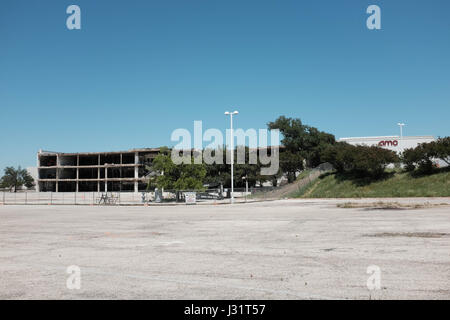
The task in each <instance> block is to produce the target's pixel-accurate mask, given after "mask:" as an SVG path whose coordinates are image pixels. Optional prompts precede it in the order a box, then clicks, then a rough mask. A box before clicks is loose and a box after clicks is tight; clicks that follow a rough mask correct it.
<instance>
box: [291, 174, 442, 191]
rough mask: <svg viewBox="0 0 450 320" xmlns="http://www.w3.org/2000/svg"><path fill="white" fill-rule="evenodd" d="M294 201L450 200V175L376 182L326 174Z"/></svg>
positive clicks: (393, 176)
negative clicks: (353, 199)
mask: <svg viewBox="0 0 450 320" xmlns="http://www.w3.org/2000/svg"><path fill="white" fill-rule="evenodd" d="M292 196H293V197H294V198H300V197H302V198H370V197H373V198H383V197H450V171H449V170H440V171H439V172H437V173H434V174H431V175H424V176H412V175H411V174H410V173H405V172H392V173H391V175H390V176H389V177H388V178H385V179H383V180H378V181H375V182H371V183H369V182H365V181H361V180H352V179H345V178H342V177H341V176H339V175H336V174H335V173H331V174H325V175H323V176H321V177H320V178H319V179H317V180H316V181H315V182H313V183H311V185H309V186H308V188H307V190H302V191H301V192H298V193H296V194H293V195H292Z"/></svg>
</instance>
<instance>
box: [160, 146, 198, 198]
mask: <svg viewBox="0 0 450 320" xmlns="http://www.w3.org/2000/svg"><path fill="white" fill-rule="evenodd" d="M152 168H153V169H154V170H156V171H157V172H158V173H159V175H158V176H157V177H156V179H155V180H156V181H155V184H156V186H157V187H158V188H165V189H175V190H190V189H195V190H200V189H203V179H204V178H205V176H206V168H205V166H204V165H203V164H194V158H193V157H191V163H188V164H180V165H176V164H174V163H173V162H172V159H171V157H170V155H169V154H168V153H160V154H158V155H157V156H156V157H155V159H153V164H152Z"/></svg>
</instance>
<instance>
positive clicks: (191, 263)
mask: <svg viewBox="0 0 450 320" xmlns="http://www.w3.org/2000/svg"><path fill="white" fill-rule="evenodd" d="M343 201H352V202H353V201H372V200H355V199H351V200H333V199H331V200H317V199H308V200H280V201H269V202H259V203H247V204H235V205H201V206H200V205H197V206H195V205H194V206H185V205H181V206H170V207H169V206H168V207H164V206H158V207H156V206H155V207H152V206H149V207H96V206H0V298H1V299H108V298H111V299H320V298H323V299H407V298H410V299H449V298H450V208H449V207H436V208H427V209H412V210H395V209H380V210H377V209H375V210H373V209H372V210H368V209H367V208H352V209H344V208H337V207H336V203H342V202H343ZM373 201H398V202H409V203H412V202H414V203H417V202H419V203H420V202H433V203H450V199H449V198H437V199H428V198H427V199H404V198H402V199H394V200H390V199H389V200H386V199H376V200H373ZM70 265H77V266H79V267H80V268H81V289H79V290H69V289H67V287H66V281H67V278H68V277H69V275H68V274H67V273H66V268H67V267H68V266H70ZM370 265H377V266H379V267H380V269H381V289H380V290H375V291H369V290H368V288H367V286H366V282H367V279H368V277H369V276H370V275H369V274H367V273H366V271H367V267H368V266H370Z"/></svg>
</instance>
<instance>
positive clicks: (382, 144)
mask: <svg viewBox="0 0 450 320" xmlns="http://www.w3.org/2000/svg"><path fill="white" fill-rule="evenodd" d="M378 146H379V147H386V146H393V147H396V146H398V141H397V140H383V141H380V142H378Z"/></svg>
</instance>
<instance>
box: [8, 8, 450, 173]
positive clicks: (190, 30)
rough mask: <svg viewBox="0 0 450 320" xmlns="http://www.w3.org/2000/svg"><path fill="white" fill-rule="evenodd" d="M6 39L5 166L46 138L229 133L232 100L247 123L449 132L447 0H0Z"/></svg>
mask: <svg viewBox="0 0 450 320" xmlns="http://www.w3.org/2000/svg"><path fill="white" fill-rule="evenodd" d="M70 4H77V5H79V6H80V7H81V17H82V29H81V30H72V31H70V30H68V29H67V28H66V18H67V17H68V14H66V8H67V7H68V6H69V5H70ZM370 4H377V5H379V6H380V7H381V12H382V22H381V23H382V30H379V31H371V30H368V29H367V28H366V18H367V17H368V15H367V14H366V12H365V11H366V8H367V7H368V5H370ZM0 46H1V47H0V111H1V112H0V116H1V131H2V135H1V138H0V150H1V151H0V170H2V169H3V168H4V167H5V166H7V165H14V166H17V165H19V164H20V165H22V166H25V167H26V166H33V165H35V163H36V152H37V151H38V150H39V149H40V148H42V149H44V150H53V151H62V152H77V151H107V150H122V149H129V148H135V147H156V146H161V145H173V143H172V142H171V141H170V134H171V132H172V131H173V130H174V129H176V128H188V129H191V130H192V126H193V121H194V120H203V125H204V127H207V128H219V129H221V130H224V129H225V128H226V127H227V126H228V121H229V120H228V118H226V117H225V116H224V115H223V112H224V111H225V110H230V109H234V108H231V107H230V106H236V109H238V110H239V111H240V114H239V115H238V116H237V117H236V122H235V125H236V126H237V127H241V128H244V129H247V128H256V129H257V128H265V127H266V123H267V122H268V121H271V120H273V119H275V118H276V117H278V116H279V115H286V116H290V117H300V118H301V119H302V120H303V122H304V123H306V124H309V125H313V126H316V127H318V128H319V129H321V130H324V131H328V132H331V133H333V134H335V135H336V137H346V136H371V135H392V134H398V131H399V130H398V127H397V126H396V123H397V122H399V121H403V122H406V123H407V127H405V129H404V130H405V131H404V134H405V135H424V134H431V135H434V136H447V135H450V130H449V127H450V125H449V119H450V74H449V71H450V1H448V0H431V1H424V0H423V1H411V0H408V1H406V0H403V1H402V0H396V1H378V0H371V1H353V0H352V1H346V0H342V1H335V0H329V1H312V0H311V1H300V0H295V1H286V0H279V1H274V0H270V1H265V0H264V1H263V0H255V1H253V0H251V1H250V0H238V1H235V0H227V1H224V0H204V1H200V0H189V1H186V0H179V1H174V0H159V1H151V0H149V1H101V0H95V1H94V0H71V1H65V0H57V1H23V0H2V1H1V3H0Z"/></svg>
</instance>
